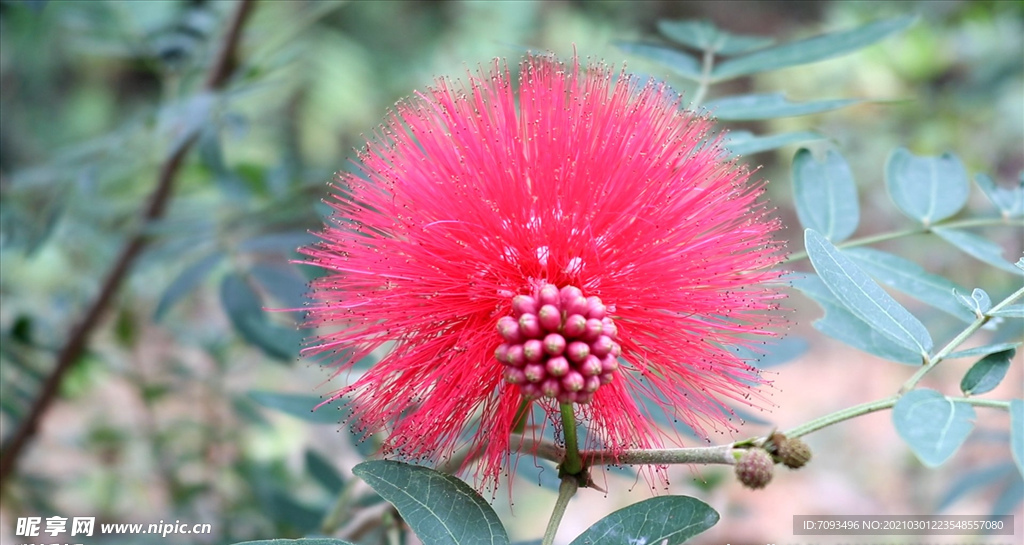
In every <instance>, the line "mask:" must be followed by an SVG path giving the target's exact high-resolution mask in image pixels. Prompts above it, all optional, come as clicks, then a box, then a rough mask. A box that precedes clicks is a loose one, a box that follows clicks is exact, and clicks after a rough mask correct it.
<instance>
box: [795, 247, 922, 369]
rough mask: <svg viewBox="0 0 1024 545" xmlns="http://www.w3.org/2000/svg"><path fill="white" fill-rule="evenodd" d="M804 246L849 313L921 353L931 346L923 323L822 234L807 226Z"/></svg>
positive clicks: (812, 261) (826, 282)
mask: <svg viewBox="0 0 1024 545" xmlns="http://www.w3.org/2000/svg"><path fill="white" fill-rule="evenodd" d="M804 245H805V247H806V249H807V255H808V257H810V259H811V265H813V266H814V270H815V271H817V272H818V276H819V277H820V278H821V281H822V282H824V283H825V285H826V286H827V287H828V289H829V291H831V292H832V294H833V295H835V296H836V299H838V300H839V301H840V302H841V303H842V304H843V306H845V307H846V308H847V309H848V310H849V311H850V312H852V313H853V314H854V315H855V316H857V317H858V318H860V319H861V320H863V321H864V322H865V323H867V324H868V325H870V326H871V327H872V328H874V329H875V330H876V331H878V332H879V333H881V334H882V335H885V336H886V337H888V338H889V339H891V340H893V341H895V342H896V343H897V344H899V345H901V346H903V347H905V348H909V349H912V350H917V351H918V352H920V353H921V354H922V355H926V354H927V353H928V352H929V351H930V350H931V349H932V338H931V335H929V334H928V330H927V329H925V327H924V325H923V324H921V322H920V321H919V320H918V319H917V318H915V317H914V315H913V314H911V313H910V312H908V311H907V309H905V308H903V307H902V306H901V305H900V304H899V303H897V302H896V300H895V299H893V298H892V297H890V296H889V294H888V293H885V290H883V289H882V288H881V287H879V286H878V284H875V282H874V281H873V280H871V277H869V276H868V275H867V273H865V272H864V271H863V270H861V268H860V267H858V266H857V264H856V263H854V262H853V261H852V260H851V259H850V258H848V257H846V256H845V255H843V253H842V252H840V251H839V250H838V249H837V248H836V247H835V246H833V245H832V243H831V242H829V241H828V240H826V239H825V237H823V236H821V234H819V233H818V232H817V231H815V230H813V229H807V231H806V233H805V235H804Z"/></svg>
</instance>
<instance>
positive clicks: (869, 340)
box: [793, 275, 923, 365]
mask: <svg viewBox="0 0 1024 545" xmlns="http://www.w3.org/2000/svg"><path fill="white" fill-rule="evenodd" d="M793 287H795V288H797V289H798V290H800V291H801V292H803V293H804V295H807V296H808V297H810V298H811V299H813V300H814V302H816V303H818V305H820V306H821V308H822V309H823V310H824V311H825V316H824V317H823V318H821V319H819V320H817V321H815V322H814V324H813V325H814V328H815V329H817V330H818V331H820V332H821V333H822V334H824V335H828V336H829V337H832V338H833V339H836V340H838V341H842V342H844V343H846V344H848V345H850V346H852V347H854V348H856V349H858V350H863V351H864V352H867V353H869V354H874V355H876V356H878V357H880V358H882V359H886V360H889V361H895V362H898V363H905V364H908V365H921V363H922V362H923V359H922V357H921V354H919V353H918V352H916V351H914V350H910V349H908V348H904V347H902V346H900V345H898V344H896V343H895V342H893V341H890V340H889V339H888V338H887V337H885V336H883V335H881V334H880V333H878V332H876V331H875V330H874V329H872V327H871V326H870V325H868V324H867V323H865V322H864V321H863V320H861V319H860V318H858V317H856V316H854V315H853V314H852V313H850V311H849V310H847V309H846V307H845V306H843V304H842V303H841V302H840V301H839V300H838V299H836V297H835V296H834V295H832V292H831V291H829V289H828V288H827V287H825V284H824V283H823V282H822V281H821V279H819V278H818V277H817V276H813V275H808V276H805V277H799V278H796V279H794V280H793Z"/></svg>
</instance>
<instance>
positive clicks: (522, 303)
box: [512, 295, 537, 318]
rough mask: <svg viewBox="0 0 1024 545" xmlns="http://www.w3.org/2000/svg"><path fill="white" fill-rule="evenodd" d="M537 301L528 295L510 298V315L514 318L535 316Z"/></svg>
mask: <svg viewBox="0 0 1024 545" xmlns="http://www.w3.org/2000/svg"><path fill="white" fill-rule="evenodd" d="M536 313H537V300H536V299H534V298H533V297H530V296H529V295H516V296H515V297H513V298H512V315H513V316H515V317H516V318H518V317H520V316H522V315H523V314H536Z"/></svg>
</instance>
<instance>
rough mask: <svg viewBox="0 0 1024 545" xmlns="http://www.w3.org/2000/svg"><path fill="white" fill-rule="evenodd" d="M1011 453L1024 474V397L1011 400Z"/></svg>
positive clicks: (1018, 468)
mask: <svg viewBox="0 0 1024 545" xmlns="http://www.w3.org/2000/svg"><path fill="white" fill-rule="evenodd" d="M1010 453H1011V454H1013V461H1014V462H1016V463H1017V470H1018V471H1020V474H1021V475H1024V399H1011V400H1010Z"/></svg>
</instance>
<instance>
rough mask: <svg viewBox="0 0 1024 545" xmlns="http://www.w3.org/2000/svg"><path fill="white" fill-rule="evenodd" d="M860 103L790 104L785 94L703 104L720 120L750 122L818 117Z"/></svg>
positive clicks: (854, 101) (754, 96) (841, 100)
mask: <svg viewBox="0 0 1024 545" xmlns="http://www.w3.org/2000/svg"><path fill="white" fill-rule="evenodd" d="M858 102H861V101H860V100H856V99H848V98H842V99H834V100H816V101H813V102H790V101H789V100H786V96H785V95H784V94H782V93H769V94H756V95H737V96H731V97H725V98H720V99H717V100H712V101H710V102H707V103H706V104H704V108H705V109H707V110H708V111H709V112H711V115H713V116H715V117H716V118H718V119H721V120H726V121H749V120H758V119H775V118H779V117H796V116H800V115H810V114H816V113H819V112H827V111H829V110H838V109H839V108H843V107H845V106H849V105H851V104H856V103H858Z"/></svg>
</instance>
